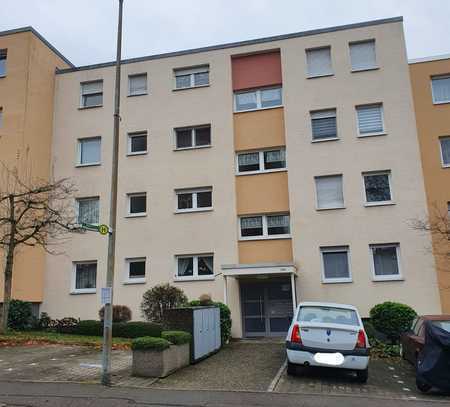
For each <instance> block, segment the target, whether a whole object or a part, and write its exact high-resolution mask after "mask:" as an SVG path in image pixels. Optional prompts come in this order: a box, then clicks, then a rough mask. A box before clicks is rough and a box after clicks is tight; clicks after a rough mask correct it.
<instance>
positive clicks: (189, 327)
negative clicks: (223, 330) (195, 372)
mask: <svg viewBox="0 0 450 407" xmlns="http://www.w3.org/2000/svg"><path fill="white" fill-rule="evenodd" d="M164 329H165V330H176V331H186V332H189V333H190V334H191V335H192V344H191V362H192V363H195V362H197V361H199V360H201V359H203V358H205V357H207V356H209V355H211V354H212V353H214V352H217V351H218V350H219V349H220V346H221V336H220V310H219V308H218V307H214V306H208V307H186V308H174V309H169V310H167V311H165V313H164Z"/></svg>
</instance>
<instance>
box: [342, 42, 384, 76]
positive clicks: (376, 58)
mask: <svg viewBox="0 0 450 407" xmlns="http://www.w3.org/2000/svg"><path fill="white" fill-rule="evenodd" d="M369 42H373V43H374V50H375V65H374V66H372V67H369V68H359V69H353V64H352V52H351V46H352V45H358V44H366V43H369ZM348 56H349V60H350V72H352V73H356V72H365V71H374V70H377V69H380V66H379V64H378V53H377V41H376V39H375V38H368V39H366V40H359V41H350V42H349V43H348Z"/></svg>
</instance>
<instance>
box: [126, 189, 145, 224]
mask: <svg viewBox="0 0 450 407" xmlns="http://www.w3.org/2000/svg"><path fill="white" fill-rule="evenodd" d="M140 196H145V208H146V211H145V212H137V213H131V211H130V210H131V198H134V197H140ZM147 211H148V199H147V192H132V193H128V194H127V216H126V217H127V218H139V217H142V216H147Z"/></svg>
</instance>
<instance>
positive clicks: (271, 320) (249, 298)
mask: <svg viewBox="0 0 450 407" xmlns="http://www.w3.org/2000/svg"><path fill="white" fill-rule="evenodd" d="M241 305H242V317H243V324H244V335H245V336H247V337H252V336H283V335H285V334H286V332H287V330H288V329H289V324H290V322H291V320H292V315H293V310H292V289H291V282H290V280H289V279H272V280H268V281H264V282H254V281H253V282H251V281H249V282H242V283H241Z"/></svg>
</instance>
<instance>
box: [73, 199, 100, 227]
mask: <svg viewBox="0 0 450 407" xmlns="http://www.w3.org/2000/svg"><path fill="white" fill-rule="evenodd" d="M99 204H100V199H99V198H98V197H93V198H79V199H77V215H78V216H77V218H78V220H77V222H78V223H82V224H86V223H87V224H90V225H98V223H99V218H100V215H99V206H100V205H99Z"/></svg>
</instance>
